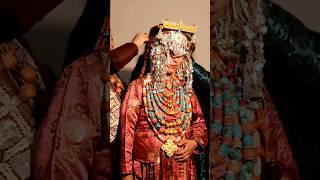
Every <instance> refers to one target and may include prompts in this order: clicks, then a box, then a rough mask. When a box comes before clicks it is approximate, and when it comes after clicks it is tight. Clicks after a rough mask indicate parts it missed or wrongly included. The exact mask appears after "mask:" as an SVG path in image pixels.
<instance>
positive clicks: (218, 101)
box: [213, 96, 223, 107]
mask: <svg viewBox="0 0 320 180" xmlns="http://www.w3.org/2000/svg"><path fill="white" fill-rule="evenodd" d="M222 104H223V102H222V97H221V96H215V97H214V100H213V106H214V107H221V106H222Z"/></svg>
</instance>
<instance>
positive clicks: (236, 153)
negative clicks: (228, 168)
mask: <svg viewBox="0 0 320 180" xmlns="http://www.w3.org/2000/svg"><path fill="white" fill-rule="evenodd" d="M229 157H230V159H231V160H236V161H238V162H240V161H241V159H242V153H241V149H239V148H232V149H231V150H230V152H229Z"/></svg>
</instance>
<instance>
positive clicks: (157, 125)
mask: <svg viewBox="0 0 320 180" xmlns="http://www.w3.org/2000/svg"><path fill="white" fill-rule="evenodd" d="M153 126H154V127H155V128H156V129H157V130H158V131H159V130H160V128H161V125H160V123H159V122H156V123H154V124H153Z"/></svg>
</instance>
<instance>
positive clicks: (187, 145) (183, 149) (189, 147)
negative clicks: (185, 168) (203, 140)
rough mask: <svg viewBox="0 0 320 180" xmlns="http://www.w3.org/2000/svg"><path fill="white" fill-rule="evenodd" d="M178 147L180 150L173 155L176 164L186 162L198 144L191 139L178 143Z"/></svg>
mask: <svg viewBox="0 0 320 180" xmlns="http://www.w3.org/2000/svg"><path fill="white" fill-rule="evenodd" d="M178 146H179V147H180V148H179V149H178V151H177V152H176V153H175V156H174V158H175V160H176V161H178V162H184V161H186V160H188V159H189V158H190V157H191V155H192V153H193V152H194V150H196V149H197V147H198V143H197V141H195V140H192V139H184V140H181V141H180V142H179V143H178Z"/></svg>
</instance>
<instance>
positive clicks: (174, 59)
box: [167, 53, 185, 75]
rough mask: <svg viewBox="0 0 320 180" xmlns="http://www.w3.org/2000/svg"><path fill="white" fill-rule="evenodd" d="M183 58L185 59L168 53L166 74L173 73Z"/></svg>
mask: <svg viewBox="0 0 320 180" xmlns="http://www.w3.org/2000/svg"><path fill="white" fill-rule="evenodd" d="M184 60H185V59H184V56H174V55H173V54H172V53H170V56H169V63H168V65H167V66H168V71H167V74H168V75H171V74H174V73H175V72H176V70H177V69H178V68H179V67H180V65H181V63H182V62H183V61H184Z"/></svg>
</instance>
